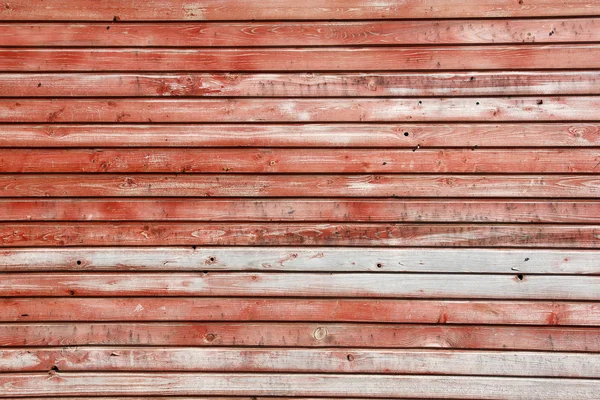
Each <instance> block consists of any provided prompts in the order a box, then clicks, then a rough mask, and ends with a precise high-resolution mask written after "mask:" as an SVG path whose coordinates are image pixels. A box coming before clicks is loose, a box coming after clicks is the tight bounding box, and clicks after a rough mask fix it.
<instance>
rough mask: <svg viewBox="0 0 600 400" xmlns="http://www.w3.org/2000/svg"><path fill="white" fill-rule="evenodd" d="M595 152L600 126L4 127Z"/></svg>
mask: <svg viewBox="0 0 600 400" xmlns="http://www.w3.org/2000/svg"><path fill="white" fill-rule="evenodd" d="M417 146H419V148H427V147H444V148H454V147H468V148H471V149H472V148H475V146H477V148H485V147H544V146H552V147H590V146H600V125H599V124H597V123H557V122H554V123H525V124H523V123H502V124H481V123H471V124H460V123H452V124H444V123H437V124H431V123H429V124H428V123H420V124H419V123H407V124H402V123H397V124H380V123H369V124H366V123H365V124H356V123H354V124H315V123H311V124H201V125H190V124H187V125H182V124H178V125H169V124H162V125H161V124H153V125H145V124H142V125H122V124H108V125H71V124H70V125H60V124H47V125H23V124H21V125H11V124H5V125H2V124H0V147H12V148H16V147H55V148H65V147H104V148H107V147H326V148H332V147H333V148H335V147H340V148H351V147H363V148H403V147H406V148H410V149H414V148H416V147H417Z"/></svg>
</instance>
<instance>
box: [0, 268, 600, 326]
mask: <svg viewBox="0 0 600 400" xmlns="http://www.w3.org/2000/svg"><path fill="white" fill-rule="evenodd" d="M557 279H560V278H557ZM69 295H70V292H69ZM0 305H2V307H1V308H0V320H1V321H3V322H60V321H69V322H111V321H114V322H119V321H129V322H153V321H154V322H157V321H162V322H165V321H206V322H208V321H254V322H259V321H280V322H295V321H303V322H371V323H420V324H438V323H439V324H442V323H443V324H480V325H489V324H502V325H557V326H600V313H598V310H599V308H600V307H599V306H598V303H591V302H570V303H569V302H555V301H552V302H550V301H544V302H542V301H515V300H511V301H506V300H504V301H489V300H483V301H482V300H470V301H461V300H384V299H378V300H362V299H360V300H359V299H284V298H269V299H261V298H250V299H244V298H231V297H229V298H210V297H209V298H186V297H182V298H169V297H161V298H151V297H150V298H146V297H127V298H114V297H112V298H98V297H96V298H93V299H87V298H68V297H67V298H10V299H9V298H5V299H0Z"/></svg>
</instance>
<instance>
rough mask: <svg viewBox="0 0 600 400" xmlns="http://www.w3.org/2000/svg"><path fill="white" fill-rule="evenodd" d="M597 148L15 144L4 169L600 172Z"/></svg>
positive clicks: (2, 159) (1, 158)
mask: <svg viewBox="0 0 600 400" xmlns="http://www.w3.org/2000/svg"><path fill="white" fill-rule="evenodd" d="M599 167H600V152H599V151H598V150H597V149H585V148H581V149H580V148H576V149H511V150H504V149H501V150H496V149H494V150H491V149H477V150H475V149H448V150H446V149H441V150H437V149H436V150H430V149H413V150H409V149H357V150H346V149H336V150H332V149H301V150H299V149H237V148H235V149H190V148H184V149H68V150H64V149H9V150H3V151H2V153H1V154H0V173H19V172H24V173H78V172H83V173H102V172H107V173H136V172H143V173H171V172H176V173H219V172H221V173H597V172H598V171H600V168H599Z"/></svg>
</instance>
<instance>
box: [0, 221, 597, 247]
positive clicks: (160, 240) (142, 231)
mask: <svg viewBox="0 0 600 400" xmlns="http://www.w3.org/2000/svg"><path fill="white" fill-rule="evenodd" d="M599 229H600V227H599V226H598V225H550V224H544V225H535V224H510V225H481V224H475V225H474V224H410V223H400V224H387V223H300V222H295V223H291V222H290V223H285V224H281V223H268V222H265V223H239V222H238V223H215V222H197V223H192V222H163V223H156V222H155V223H150V222H141V223H138V222H136V223H134V222H122V223H106V222H104V223H103V222H79V223H70V222H47V223H41V222H31V223H27V224H23V223H2V224H0V247H15V246H37V247H42V246H161V245H168V246H176V245H198V246H202V245H229V246H263V245H264V246H292V245H303V246H382V247H386V246H406V247H423V246H425V247H428V246H431V247H440V246H445V247H553V248H580V249H585V248H589V249H597V248H600V235H598V232H599Z"/></svg>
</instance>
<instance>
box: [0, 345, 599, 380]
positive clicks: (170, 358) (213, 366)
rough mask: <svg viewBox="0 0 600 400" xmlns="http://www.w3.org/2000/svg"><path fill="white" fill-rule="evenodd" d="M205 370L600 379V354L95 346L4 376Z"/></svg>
mask: <svg viewBox="0 0 600 400" xmlns="http://www.w3.org/2000/svg"><path fill="white" fill-rule="evenodd" d="M157 365H160V366H161V371H163V372H172V371H185V372H193V371H205V372H307V373H372V374H381V373H384V374H444V375H445V374H448V375H472V374H473V372H474V371H477V375H483V376H490V375H491V376H514V375H518V376H523V377H524V376H538V377H572V378H598V377H600V355H599V354H582V353H546V352H522V351H520V352H514V351H513V352H511V351H506V352H496V351H460V350H392V349H389V350H377V349H369V350H365V349H268V350H267V349H252V348H250V349H237V348H212V349H211V348H196V347H184V348H155V347H151V348H144V347H134V348H131V347H107V348H105V347H88V348H65V349H43V348H37V349H36V348H33V349H27V348H23V349H7V350H3V351H2V354H1V356H0V371H1V372H37V371H44V372H46V371H50V370H51V369H52V368H53V367H55V368H58V370H59V371H60V372H69V371H82V372H83V371H105V372H108V371H148V372H154V371H156V366H157Z"/></svg>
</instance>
